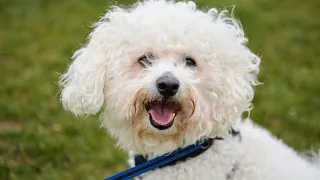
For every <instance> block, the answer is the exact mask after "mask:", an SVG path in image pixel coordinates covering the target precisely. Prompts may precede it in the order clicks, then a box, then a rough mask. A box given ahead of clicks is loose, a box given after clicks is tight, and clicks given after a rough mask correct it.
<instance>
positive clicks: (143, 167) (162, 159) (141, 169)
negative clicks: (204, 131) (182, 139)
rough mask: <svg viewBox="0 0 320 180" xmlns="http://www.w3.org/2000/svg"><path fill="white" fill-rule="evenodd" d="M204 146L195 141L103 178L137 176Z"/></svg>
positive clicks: (123, 178)
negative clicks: (192, 143)
mask: <svg viewBox="0 0 320 180" xmlns="http://www.w3.org/2000/svg"><path fill="white" fill-rule="evenodd" d="M206 148H208V147H207V146H205V145H203V144H201V143H196V145H189V146H187V147H185V148H182V149H179V150H177V151H175V152H173V153H168V154H165V155H162V156H159V157H157V158H154V159H152V160H150V161H147V162H145V163H142V164H140V165H138V166H135V167H133V168H130V169H128V170H125V171H123V172H120V173H118V174H115V175H113V176H110V177H108V178H105V179H104V180H128V179H131V178H134V177H136V176H139V175H140V174H143V173H145V172H148V171H151V170H154V169H156V168H158V167H161V166H163V165H166V164H169V163H171V162H173V161H176V160H178V159H180V158H183V157H185V156H188V155H189V154H191V153H194V152H196V151H198V150H200V149H206Z"/></svg>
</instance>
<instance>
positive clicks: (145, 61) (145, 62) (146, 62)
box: [138, 54, 154, 67]
mask: <svg viewBox="0 0 320 180" xmlns="http://www.w3.org/2000/svg"><path fill="white" fill-rule="evenodd" d="M152 59H154V56H153V55H152V54H145V55H143V56H141V57H140V58H139V59H138V62H139V64H141V65H142V66H143V67H147V66H151V60H152Z"/></svg>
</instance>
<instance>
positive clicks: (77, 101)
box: [59, 39, 106, 116]
mask: <svg viewBox="0 0 320 180" xmlns="http://www.w3.org/2000/svg"><path fill="white" fill-rule="evenodd" d="M101 48H103V47H102V46H101V45H99V44H98V43H97V42H95V41H94V39H91V41H90V42H89V44H88V45H86V46H85V47H83V48H81V49H80V50H78V51H76V52H75V53H74V55H73V57H72V59H73V60H74V61H73V63H72V64H71V65H70V67H69V69H68V71H67V72H66V73H65V74H64V75H62V76H61V78H60V81H59V84H60V86H61V88H62V92H61V101H62V104H63V107H64V108H65V109H67V110H70V111H71V112H73V113H74V114H75V115H80V116H81V115H89V114H96V113H97V112H98V111H99V110H100V108H101V107H102V105H103V104H104V98H105V97H104V88H105V83H106V82H105V79H106V77H105V76H106V59H105V58H104V57H105V54H104V51H103V50H101Z"/></svg>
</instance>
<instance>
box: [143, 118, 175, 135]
mask: <svg viewBox="0 0 320 180" xmlns="http://www.w3.org/2000/svg"><path fill="white" fill-rule="evenodd" d="M149 120H150V124H151V125H152V126H153V127H154V128H156V129H158V130H161V131H162V130H167V129H169V128H171V126H172V125H173V122H174V118H173V119H172V121H170V122H169V123H168V124H166V125H160V124H158V123H157V122H155V121H154V120H153V119H152V117H151V115H149Z"/></svg>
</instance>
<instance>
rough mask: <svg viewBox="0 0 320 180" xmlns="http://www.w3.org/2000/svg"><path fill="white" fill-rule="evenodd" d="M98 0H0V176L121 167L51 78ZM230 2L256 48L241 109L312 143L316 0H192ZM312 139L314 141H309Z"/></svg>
mask: <svg viewBox="0 0 320 180" xmlns="http://www.w3.org/2000/svg"><path fill="white" fill-rule="evenodd" d="M132 2H133V1H130V2H128V1H123V0H122V1H121V0H119V1H118V2H115V1H111V2H110V1H106V0H64V1H62V0H61V1H59V0H28V1H27V0H0V77H1V85H0V179H1V180H2V179H4V180H9V179H12V180H16V179H19V180H20V179H35V180H43V179H45V180H55V179H68V180H69V179H70V180H73V179H77V180H82V179H102V178H104V177H107V176H108V175H111V174H113V173H115V172H118V171H120V170H123V169H125V168H127V165H126V154H125V153H124V152H121V151H120V150H118V149H117V148H116V147H115V144H114V141H113V140H111V139H110V137H109V136H108V135H107V133H105V131H104V130H103V129H101V128H100V126H99V121H98V117H97V116H94V117H88V118H85V120H79V119H77V118H75V117H74V116H72V115H71V114H70V113H68V112H65V111H64V110H63V109H62V107H61V104H60V103H59V98H58V95H57V93H58V87H57V80H58V77H59V73H62V72H64V71H65V69H66V67H67V64H68V62H70V56H71V55H72V53H73V52H74V51H75V50H76V49H77V48H79V47H80V46H81V45H82V44H83V43H85V40H86V36H87V34H88V33H89V32H90V25H91V24H92V23H94V22H95V21H97V20H98V19H99V17H100V16H101V15H103V13H104V12H105V9H106V7H107V6H109V5H110V4H123V3H125V4H130V3H132ZM198 3H199V4H200V6H201V7H212V6H216V7H219V8H222V7H229V5H230V4H236V12H235V13H236V16H237V17H238V18H240V20H241V22H242V24H243V27H244V29H245V32H246V34H247V35H248V37H249V40H250V41H249V46H250V48H251V49H252V50H253V51H254V52H255V53H257V54H259V56H262V63H261V74H260V81H262V82H264V85H262V86H259V87H257V88H256V97H255V99H254V105H255V108H254V109H253V111H252V114H251V117H252V118H253V119H254V120H255V121H256V122H257V123H259V124H261V125H263V126H265V127H266V128H268V129H269V130H270V131H272V132H273V133H274V134H275V135H276V136H277V137H280V138H282V139H283V140H284V141H285V142H286V143H288V144H289V145H291V146H293V147H294V148H295V149H297V150H299V151H303V150H307V149H310V148H312V147H314V146H315V147H317V145H319V143H320V110H319V108H320V59H319V57H320V21H319V18H318V17H320V11H319V8H318V7H320V1H319V0H310V1H304V0H295V1H292V0H282V1H278V0H268V1H267V0H259V1H256V0H241V1H231V0H218V1H209V0H198ZM313 145H314V146H313Z"/></svg>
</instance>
